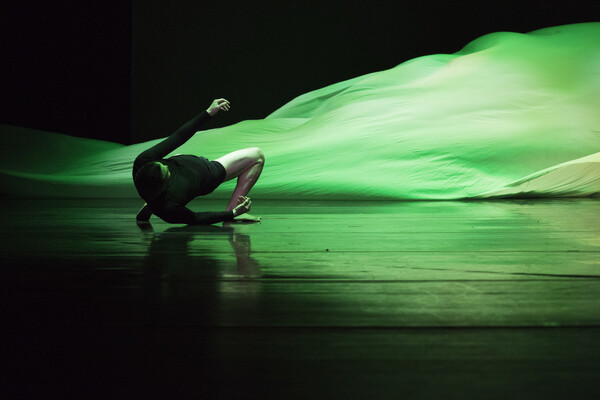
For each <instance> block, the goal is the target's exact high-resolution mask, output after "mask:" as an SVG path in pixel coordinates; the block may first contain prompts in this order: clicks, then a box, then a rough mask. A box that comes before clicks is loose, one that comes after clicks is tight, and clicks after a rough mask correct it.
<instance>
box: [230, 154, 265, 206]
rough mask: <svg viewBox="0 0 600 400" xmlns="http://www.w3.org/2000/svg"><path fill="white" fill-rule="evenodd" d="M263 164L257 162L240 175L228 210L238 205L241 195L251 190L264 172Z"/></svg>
mask: <svg viewBox="0 0 600 400" xmlns="http://www.w3.org/2000/svg"><path fill="white" fill-rule="evenodd" d="M263 165H264V164H263V163H257V164H255V165H253V166H252V167H250V168H248V169H247V170H246V171H244V172H243V173H242V174H241V175H240V176H238V178H237V184H236V185H235V189H234V190H233V194H232V195H231V199H230V200H229V204H228V205H227V208H226V210H227V211H230V210H233V209H234V208H235V207H236V206H237V205H238V199H239V197H240V196H246V195H247V194H248V193H249V192H250V189H252V187H253V186H254V184H255V183H256V181H257V180H258V177H259V176H260V173H261V172H262V169H263Z"/></svg>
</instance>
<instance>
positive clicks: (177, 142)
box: [133, 99, 230, 176]
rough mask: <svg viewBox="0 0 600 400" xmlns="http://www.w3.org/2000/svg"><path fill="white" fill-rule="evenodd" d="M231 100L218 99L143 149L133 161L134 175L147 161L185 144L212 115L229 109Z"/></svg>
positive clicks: (160, 157)
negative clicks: (164, 136) (152, 144)
mask: <svg viewBox="0 0 600 400" xmlns="http://www.w3.org/2000/svg"><path fill="white" fill-rule="evenodd" d="M229 108H230V104H229V101H227V100H225V99H216V100H214V101H213V102H212V104H211V105H210V106H209V107H208V108H207V109H206V111H203V112H202V113H200V114H199V115H197V116H196V117H195V118H193V119H191V120H189V121H188V122H186V123H185V124H184V125H182V126H181V127H180V128H179V129H177V130H176V131H175V132H174V133H172V134H171V136H169V137H168V138H166V139H165V140H163V141H162V142H160V143H158V144H156V145H154V146H152V147H150V148H149V149H148V150H146V151H143V152H142V153H141V154H140V155H139V156H137V158H136V159H135V162H134V163H133V176H135V174H136V173H137V171H138V170H139V169H140V168H141V167H142V166H143V165H144V164H146V163H147V162H150V161H156V160H160V159H162V158H164V157H165V156H166V155H167V154H169V153H170V152H172V151H173V150H175V149H176V148H178V147H179V146H181V145H183V144H184V143H185V142H187V141H188V140H189V139H190V138H191V137H192V136H194V133H196V132H197V131H198V130H199V129H200V127H201V126H202V125H203V124H204V123H205V122H206V121H208V120H209V119H210V118H211V117H212V116H214V115H215V114H216V113H218V112H219V110H223V111H229Z"/></svg>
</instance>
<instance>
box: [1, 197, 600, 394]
mask: <svg viewBox="0 0 600 400" xmlns="http://www.w3.org/2000/svg"><path fill="white" fill-rule="evenodd" d="M0 203H2V207H3V209H4V210H5V212H4V215H3V218H2V225H1V228H2V229H1V232H2V235H3V239H2V241H1V244H0V250H1V255H0V259H1V261H2V269H1V271H2V272H1V274H2V275H1V278H2V279H1V280H2V310H3V325H4V331H5V332H6V333H8V336H7V338H8V339H7V340H4V341H3V347H4V349H3V351H2V353H3V354H2V359H3V360H4V364H5V366H8V367H9V368H8V369H9V371H10V372H9V374H7V375H6V376H5V378H6V383H5V384H3V389H2V390H3V391H8V395H9V397H4V396H3V398H35V399H43V398H57V397H56V395H57V394H59V395H60V396H59V397H61V398H68V397H73V398H74V397H77V398H87V399H94V398H103V399H104V398H110V399H117V398H190V399H191V398H193V399H200V398H201V399H213V398H215V399H216V398H246V399H287V398H306V399H337V398H340V399H354V398H355V399H363V398H372V399H398V398H427V399H429V398H457V399H460V398H498V399H504V398H509V397H512V398H524V399H525V398H527V399H529V398H592V397H594V396H596V397H597V396H599V395H600V384H598V382H600V212H599V211H600V200H598V199H595V200H594V199H571V200H510V201H509V200H507V201H487V202H398V203H392V202H389V203H388V202H358V203H351V202H316V201H313V202H310V201H304V202H276V201H263V202H259V201H256V202H255V204H254V209H253V214H256V215H261V216H262V217H263V220H262V222H261V223H260V224H229V225H227V226H208V227H206V226H197V227H185V226H181V225H179V226H173V225H168V224H166V223H164V222H162V221H160V220H156V219H154V217H153V219H152V224H149V225H140V226H138V225H136V223H135V220H134V215H135V213H136V211H137V209H138V208H139V206H140V204H139V202H138V201H134V200H123V199H115V200H57V199H46V200H43V199H19V198H4V199H1V200H0ZM190 207H191V208H193V209H197V210H201V209H220V208H222V204H220V203H217V202H214V201H210V200H204V201H196V202H194V203H192V204H191V205H190Z"/></svg>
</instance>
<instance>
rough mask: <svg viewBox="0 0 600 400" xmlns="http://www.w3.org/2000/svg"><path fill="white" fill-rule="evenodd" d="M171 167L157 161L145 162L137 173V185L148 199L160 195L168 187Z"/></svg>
mask: <svg viewBox="0 0 600 400" xmlns="http://www.w3.org/2000/svg"><path fill="white" fill-rule="evenodd" d="M169 175H170V172H169V168H168V167H167V166H166V165H164V164H161V163H159V162H157V161H152V162H149V163H146V164H144V166H142V168H140V170H139V171H138V172H137V174H135V179H134V182H135V187H136V188H137V190H138V193H139V194H140V196H142V198H143V199H144V200H146V201H152V200H154V199H156V198H157V197H158V196H160V195H161V194H162V193H163V192H164V190H165V188H166V187H167V179H168V178H169Z"/></svg>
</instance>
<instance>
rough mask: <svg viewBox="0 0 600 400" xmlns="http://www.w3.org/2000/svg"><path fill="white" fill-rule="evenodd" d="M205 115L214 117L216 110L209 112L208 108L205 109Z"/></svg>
mask: <svg viewBox="0 0 600 400" xmlns="http://www.w3.org/2000/svg"><path fill="white" fill-rule="evenodd" d="M206 113H207V114H208V115H209V116H210V117H212V116H214V115H215V114H216V113H217V110H211V109H210V108H207V109H206Z"/></svg>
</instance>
